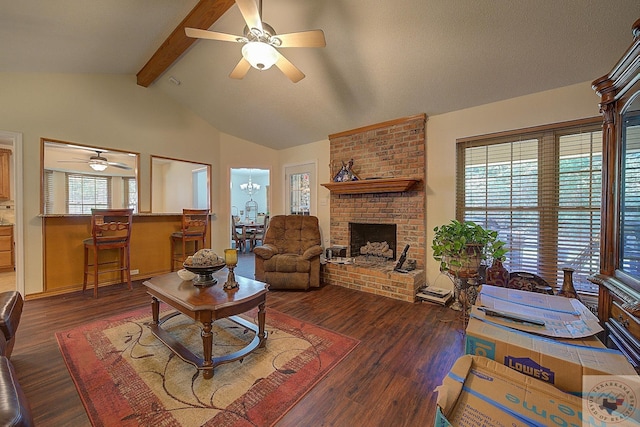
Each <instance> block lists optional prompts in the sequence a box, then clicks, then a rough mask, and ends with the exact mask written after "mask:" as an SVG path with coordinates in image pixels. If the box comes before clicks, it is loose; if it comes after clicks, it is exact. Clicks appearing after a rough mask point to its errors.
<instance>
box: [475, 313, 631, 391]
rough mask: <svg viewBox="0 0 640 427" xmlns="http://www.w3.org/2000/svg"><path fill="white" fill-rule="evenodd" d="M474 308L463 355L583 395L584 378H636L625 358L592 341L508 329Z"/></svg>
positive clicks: (596, 341)
mask: <svg viewBox="0 0 640 427" xmlns="http://www.w3.org/2000/svg"><path fill="white" fill-rule="evenodd" d="M492 320H493V317H488V316H487V317H484V313H482V312H481V311H479V310H478V308H477V307H473V308H472V311H471V317H470V319H469V323H468V325H467V330H466V338H465V353H466V354H471V355H476V356H484V357H487V358H489V359H492V360H495V361H496V362H498V363H501V364H503V365H505V366H507V367H509V368H511V369H514V370H516V371H518V372H521V373H523V374H525V375H529V376H531V377H534V378H536V379H538V380H541V381H544V382H547V383H549V384H552V385H553V386H555V387H557V388H559V389H560V390H562V391H565V392H567V393H572V394H576V395H578V396H582V395H583V393H584V390H583V384H582V378H583V376H584V375H636V372H635V370H634V369H633V366H631V364H630V363H629V361H628V360H627V358H626V357H625V356H624V355H623V354H622V353H620V352H619V351H617V350H612V349H608V348H606V347H605V346H604V345H602V343H600V342H599V341H598V340H597V339H595V338H590V337H587V338H585V339H576V340H558V339H553V338H548V337H543V336H538V335H533V334H530V333H527V332H523V331H519V330H515V329H511V328H509V327H505V326H502V325H499V324H497V323H494V322H492Z"/></svg>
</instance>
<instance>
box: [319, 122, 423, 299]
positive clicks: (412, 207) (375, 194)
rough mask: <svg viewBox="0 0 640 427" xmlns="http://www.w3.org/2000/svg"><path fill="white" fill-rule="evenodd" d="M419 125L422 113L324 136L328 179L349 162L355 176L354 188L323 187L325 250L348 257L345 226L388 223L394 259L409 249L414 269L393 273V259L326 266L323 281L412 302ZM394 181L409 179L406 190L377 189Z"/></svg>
mask: <svg viewBox="0 0 640 427" xmlns="http://www.w3.org/2000/svg"><path fill="white" fill-rule="evenodd" d="M425 126H426V115H424V114H420V115H416V116H411V117H405V118H401V119H397V120H392V121H388V122H384V123H379V124H376V125H372V126H367V127H364V128H359V129H354V130H350V131H346V132H341V133H337V134H333V135H329V142H330V161H331V165H332V176H333V175H335V174H336V173H337V172H338V170H339V169H340V166H341V165H342V163H343V162H344V163H347V162H349V160H350V159H353V162H354V163H353V172H354V173H355V174H356V175H357V176H358V178H359V181H358V183H357V184H356V185H355V186H352V185H350V184H351V183H338V186H340V187H341V188H340V191H338V190H337V189H333V188H331V187H329V186H327V185H325V186H326V187H328V188H330V190H331V207H330V215H331V219H330V231H331V246H335V245H343V246H345V247H347V248H348V249H347V250H348V253H347V256H348V257H350V256H353V254H351V251H352V249H351V247H350V224H353V223H365V224H385V225H394V226H395V230H396V235H395V242H394V244H395V247H394V248H393V251H394V257H397V256H399V254H400V253H401V252H402V249H403V248H404V246H405V245H407V244H408V245H410V249H409V253H408V258H409V259H413V260H415V261H416V270H414V271H412V272H409V273H398V272H395V271H393V266H394V264H395V262H393V261H389V262H387V263H386V264H383V265H378V266H362V265H342V264H326V265H324V266H323V268H322V271H321V275H322V278H321V279H322V281H323V283H328V284H336V285H340V286H345V287H349V288H353V289H358V290H361V291H365V292H370V293H375V294H379V295H384V296H388V297H392V298H396V299H401V300H404V301H414V300H415V293H416V292H415V291H416V290H417V288H418V287H420V286H422V285H424V283H425V274H424V261H425V253H426V248H425V241H426V220H425V216H424V215H425V191H424V189H425V182H424V181H425V179H424V178H425V165H426V162H425V134H426V132H425ZM399 178H404V179H410V180H411V181H410V185H408V188H407V189H404V188H401V189H397V188H393V187H392V188H386V186H384V185H377V183H380V182H381V183H385V182H386V181H385V180H394V179H399ZM344 187H349V188H352V187H356V188H357V189H358V190H357V191H353V192H351V191H349V190H345V189H344Z"/></svg>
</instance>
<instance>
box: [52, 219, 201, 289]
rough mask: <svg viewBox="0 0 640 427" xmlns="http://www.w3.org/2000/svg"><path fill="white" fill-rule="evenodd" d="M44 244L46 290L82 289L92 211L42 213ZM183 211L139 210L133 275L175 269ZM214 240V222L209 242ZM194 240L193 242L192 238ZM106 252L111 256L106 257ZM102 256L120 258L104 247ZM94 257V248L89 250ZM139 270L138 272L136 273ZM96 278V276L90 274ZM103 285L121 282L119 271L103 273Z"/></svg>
mask: <svg viewBox="0 0 640 427" xmlns="http://www.w3.org/2000/svg"><path fill="white" fill-rule="evenodd" d="M41 218H42V227H43V245H44V255H43V256H44V263H43V264H44V265H43V268H44V289H43V292H44V294H52V295H53V294H61V293H67V292H73V291H77V290H81V289H82V279H83V273H84V245H83V243H82V242H83V240H84V239H87V238H90V237H91V215H90V214H87V215H68V214H47V215H41ZM181 222H182V213H158V214H152V213H139V214H134V215H133V227H132V229H131V271H132V274H131V279H132V280H138V279H145V278H149V277H152V276H157V275H160V274H164V273H168V272H169V271H171V253H170V252H171V243H170V236H171V233H173V232H176V231H180V227H181ZM210 242H211V224H209V229H208V230H207V246H209V245H210ZM189 243H190V244H193V242H189ZM102 252H105V253H104V255H105V256H107V257H109V258H104V259H103V253H102ZM102 252H101V253H100V256H101V260H100V262H103V261H108V260H109V259H117V258H116V256H117V253H118V251H116V250H114V251H102ZM89 256H90V257H91V256H92V255H91V252H90V254H89ZM135 270H138V272H137V273H136V274H133V272H134V271H135ZM89 279H90V280H93V277H89ZM99 279H100V286H102V285H108V284H114V283H120V278H119V275H116V274H110V273H107V274H100V276H99Z"/></svg>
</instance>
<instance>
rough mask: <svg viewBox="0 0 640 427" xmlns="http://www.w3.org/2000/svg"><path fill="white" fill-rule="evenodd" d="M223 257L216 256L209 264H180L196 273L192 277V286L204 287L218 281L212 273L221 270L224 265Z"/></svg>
mask: <svg viewBox="0 0 640 427" xmlns="http://www.w3.org/2000/svg"><path fill="white" fill-rule="evenodd" d="M225 265H226V264H225V262H224V258H220V257H218V260H217V261H216V262H214V263H213V264H211V265H188V264H182V266H183V267H184V269H185V270H187V271H190V272H192V273H194V274H195V275H196V277H194V278H193V280H192V283H193V286H198V287H204V286H213V285H215V284H216V283H218V280H217V279H216V278H214V277H213V273H215V272H216V271H218V270H221V269H222V268H223V267H224V266H225Z"/></svg>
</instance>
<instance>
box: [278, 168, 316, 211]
mask: <svg viewBox="0 0 640 427" xmlns="http://www.w3.org/2000/svg"><path fill="white" fill-rule="evenodd" d="M285 180H286V181H285V184H286V190H285V194H287V199H286V212H287V213H288V214H291V215H316V207H315V200H316V194H315V190H314V189H315V188H316V185H315V180H316V165H315V163H305V164H298V165H289V166H286V167H285Z"/></svg>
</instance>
